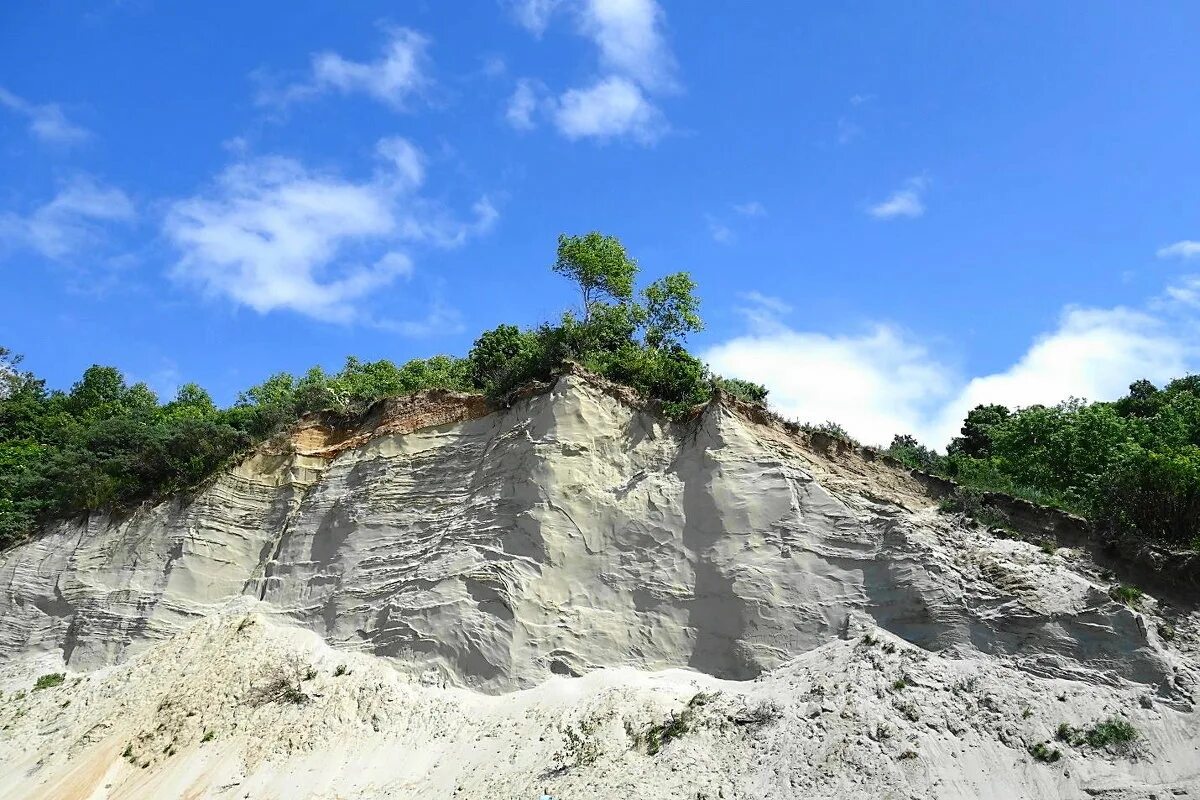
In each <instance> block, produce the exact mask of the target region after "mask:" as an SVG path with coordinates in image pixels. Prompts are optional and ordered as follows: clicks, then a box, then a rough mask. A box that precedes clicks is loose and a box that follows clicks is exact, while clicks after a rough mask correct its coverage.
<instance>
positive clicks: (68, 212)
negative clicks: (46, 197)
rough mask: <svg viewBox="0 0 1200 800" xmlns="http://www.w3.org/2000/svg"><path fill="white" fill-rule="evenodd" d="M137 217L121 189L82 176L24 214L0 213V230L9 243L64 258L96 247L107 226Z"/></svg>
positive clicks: (47, 255)
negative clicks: (47, 200)
mask: <svg viewBox="0 0 1200 800" xmlns="http://www.w3.org/2000/svg"><path fill="white" fill-rule="evenodd" d="M136 217H137V211H136V209H135V208H134V205H133V201H132V200H130V199H129V196H128V195H126V194H125V193H124V192H123V191H121V190H120V189H117V188H115V187H112V186H107V185H105V184H102V183H100V182H98V181H96V180H95V179H94V178H90V177H87V176H82V175H81V176H76V177H75V178H72V179H71V180H70V181H68V182H67V183H66V184H65V185H63V187H62V188H61V189H60V190H59V192H58V194H56V195H55V196H54V198H53V199H52V200H50V201H49V202H47V203H45V204H44V205H42V206H39V207H38V208H36V209H34V210H33V211H32V212H31V213H29V214H28V215H26V216H21V215H19V214H13V213H7V214H3V215H0V232H2V233H3V236H4V238H5V239H7V240H8V241H9V242H10V243H15V244H17V245H19V246H24V247H28V248H30V249H32V250H34V251H36V252H38V253H40V254H41V255H43V256H45V257H46V258H51V259H64V258H67V257H69V256H73V255H76V254H78V253H81V252H83V251H85V250H88V249H95V248H97V247H98V246H99V245H100V244H102V243H103V242H104V241H105V240H106V239H107V237H108V230H109V226H110V225H113V224H127V223H130V222H132V221H133V220H134V219H136Z"/></svg>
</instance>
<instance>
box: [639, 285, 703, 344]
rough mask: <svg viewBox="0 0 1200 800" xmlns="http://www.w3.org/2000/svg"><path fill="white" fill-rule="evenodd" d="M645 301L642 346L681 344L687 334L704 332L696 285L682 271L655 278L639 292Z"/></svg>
mask: <svg viewBox="0 0 1200 800" xmlns="http://www.w3.org/2000/svg"><path fill="white" fill-rule="evenodd" d="M642 297H643V298H644V299H645V302H646V344H648V345H650V346H651V347H662V346H664V345H669V344H682V343H683V340H684V339H686V338H687V335H688V334H689V333H695V332H696V331H700V330H703V329H704V322H703V320H701V319H700V314H699V310H700V299H699V298H698V297H696V282H695V281H693V280H692V276H691V275H688V274H687V273H686V272H676V273H675V274H674V275H667V276H666V277H665V278H659V279H658V280H656V281H655V282H654V283H652V284H650V285H649V286H647V287H646V288H645V289H644V290H643V291H642Z"/></svg>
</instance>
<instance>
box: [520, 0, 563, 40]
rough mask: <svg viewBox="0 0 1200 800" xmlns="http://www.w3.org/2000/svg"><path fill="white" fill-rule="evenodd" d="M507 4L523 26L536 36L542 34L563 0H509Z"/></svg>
mask: <svg viewBox="0 0 1200 800" xmlns="http://www.w3.org/2000/svg"><path fill="white" fill-rule="evenodd" d="M507 5H508V7H509V9H510V10H511V11H512V15H513V17H515V18H516V20H517V22H519V23H520V24H521V26H522V27H523V28H525V29H526V30H528V31H529V32H530V33H532V34H533V35H534V36H541V35H542V34H543V33H545V32H546V26H547V25H549V24H550V17H551V15H553V14H554V12H555V10H556V9H558V7H559V6H560V5H562V0H509V2H508V3H507Z"/></svg>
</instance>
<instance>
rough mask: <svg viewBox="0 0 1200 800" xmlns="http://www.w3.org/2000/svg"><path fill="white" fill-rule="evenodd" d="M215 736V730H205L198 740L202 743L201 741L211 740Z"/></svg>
mask: <svg viewBox="0 0 1200 800" xmlns="http://www.w3.org/2000/svg"><path fill="white" fill-rule="evenodd" d="M216 737H217V734H216V733H215V732H213V731H205V732H204V735H203V736H201V737H200V741H201V743H203V742H211V741H212V740H213V739H215V738H216Z"/></svg>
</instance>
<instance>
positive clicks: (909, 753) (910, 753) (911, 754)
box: [898, 750, 917, 761]
mask: <svg viewBox="0 0 1200 800" xmlns="http://www.w3.org/2000/svg"><path fill="white" fill-rule="evenodd" d="M916 757H917V751H916V750H905V751H904V752H903V753H901V754H900V755H899V756H898V758H899V759H900V760H901V761H908V760H909V759H911V758H916Z"/></svg>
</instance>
